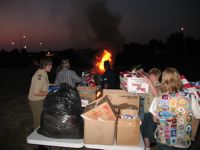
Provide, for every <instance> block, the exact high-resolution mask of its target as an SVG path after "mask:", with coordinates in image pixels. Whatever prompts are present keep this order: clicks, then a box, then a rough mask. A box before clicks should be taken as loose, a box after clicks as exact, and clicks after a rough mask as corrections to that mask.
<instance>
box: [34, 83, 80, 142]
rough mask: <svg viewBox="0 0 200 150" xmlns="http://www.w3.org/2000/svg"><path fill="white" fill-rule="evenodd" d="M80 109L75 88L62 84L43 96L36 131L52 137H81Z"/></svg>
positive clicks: (78, 97)
mask: <svg viewBox="0 0 200 150" xmlns="http://www.w3.org/2000/svg"><path fill="white" fill-rule="evenodd" d="M82 111H83V110H82V107H81V99H80V96H79V93H78V91H77V89H76V88H73V87H71V86H69V85H68V84H62V85H61V86H60V89H59V90H57V91H51V92H50V93H49V94H48V95H47V97H46V98H45V100H44V102H43V110H42V114H41V119H40V128H39V129H38V130H37V132H38V133H39V134H42V135H44V136H47V137H52V138H72V139H79V138H83V120H82V117H81V116H80V115H81V113H82Z"/></svg>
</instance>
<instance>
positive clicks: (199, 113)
mask: <svg viewBox="0 0 200 150" xmlns="http://www.w3.org/2000/svg"><path fill="white" fill-rule="evenodd" d="M191 105H192V112H193V116H194V117H195V118H196V119H200V105H199V103H198V102H197V100H196V99H195V98H194V97H193V96H192V104H191Z"/></svg>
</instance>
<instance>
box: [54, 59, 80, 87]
mask: <svg viewBox="0 0 200 150" xmlns="http://www.w3.org/2000/svg"><path fill="white" fill-rule="evenodd" d="M58 68H59V70H57V75H56V79H55V84H56V85H60V84H62V83H67V84H69V85H70V86H72V87H76V86H77V85H78V84H79V83H81V82H82V79H81V78H80V77H79V76H78V75H77V74H76V72H75V71H73V70H70V62H69V60H67V59H64V60H62V64H61V65H59V67H58Z"/></svg>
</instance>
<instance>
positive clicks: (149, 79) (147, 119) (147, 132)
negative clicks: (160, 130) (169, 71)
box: [141, 68, 161, 150]
mask: <svg viewBox="0 0 200 150" xmlns="http://www.w3.org/2000/svg"><path fill="white" fill-rule="evenodd" d="M160 76H161V71H160V69H158V68H152V69H150V70H149V72H148V76H144V77H143V80H144V81H145V82H146V83H148V85H149V87H150V90H149V92H148V93H147V94H145V96H144V118H143V120H142V125H141V132H142V137H143V139H144V144H145V149H146V150H150V144H151V143H156V142H155V139H154V131H155V129H156V126H157V125H156V123H155V122H154V121H153V116H152V114H151V113H150V112H149V107H150V105H151V103H152V101H153V99H154V97H155V96H157V95H158V93H159V88H160V82H159V79H160Z"/></svg>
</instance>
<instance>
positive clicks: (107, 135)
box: [84, 118, 116, 145]
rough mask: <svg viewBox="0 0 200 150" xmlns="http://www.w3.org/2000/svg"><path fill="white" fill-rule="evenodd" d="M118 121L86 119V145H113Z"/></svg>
mask: <svg viewBox="0 0 200 150" xmlns="http://www.w3.org/2000/svg"><path fill="white" fill-rule="evenodd" d="M115 126H116V120H93V119H89V118H88V119H84V143H85V144H102V145H113V143H114V140H115Z"/></svg>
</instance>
